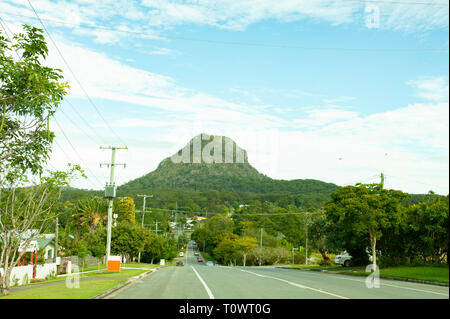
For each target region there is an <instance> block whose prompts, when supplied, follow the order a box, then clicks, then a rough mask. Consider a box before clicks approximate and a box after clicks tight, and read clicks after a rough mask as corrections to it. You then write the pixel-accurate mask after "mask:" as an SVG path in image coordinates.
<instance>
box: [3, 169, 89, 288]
mask: <svg viewBox="0 0 450 319" xmlns="http://www.w3.org/2000/svg"><path fill="white" fill-rule="evenodd" d="M77 171H80V168H79V166H73V167H72V168H71V169H70V170H69V171H68V172H50V173H49V175H48V176H41V179H40V181H39V182H38V183H36V184H35V185H32V186H18V185H15V184H13V185H10V187H8V188H3V189H2V188H0V249H1V255H0V268H3V269H4V273H3V275H1V276H0V290H1V294H2V295H6V294H8V291H9V286H10V274H11V271H12V268H13V267H14V266H15V265H16V264H17V262H18V260H19V258H20V256H19V254H18V249H19V247H28V246H29V245H30V243H31V241H33V240H35V239H36V238H37V237H38V236H39V235H40V234H41V233H42V232H43V231H45V230H46V229H47V228H48V227H49V226H50V225H51V226H53V225H54V224H53V223H54V220H55V217H56V216H57V214H58V212H57V211H55V209H54V205H55V203H56V202H57V200H58V198H59V195H60V193H61V188H62V187H63V186H66V185H67V184H68V181H69V179H70V178H72V177H73V174H75V172H77ZM19 182H22V184H23V183H26V182H28V181H27V179H26V178H25V177H22V178H21V179H20V180H19V181H16V183H19ZM0 185H1V184H0Z"/></svg>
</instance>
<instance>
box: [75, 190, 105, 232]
mask: <svg viewBox="0 0 450 319" xmlns="http://www.w3.org/2000/svg"><path fill="white" fill-rule="evenodd" d="M107 208H108V201H107V200H105V199H104V198H101V197H90V198H86V199H80V200H78V202H77V203H76V206H75V208H74V214H73V215H72V216H73V217H74V218H75V223H76V224H77V225H79V226H81V227H86V228H87V229H89V231H94V230H95V229H96V228H97V227H98V226H99V224H100V223H101V222H106V221H107V219H108V215H107Z"/></svg>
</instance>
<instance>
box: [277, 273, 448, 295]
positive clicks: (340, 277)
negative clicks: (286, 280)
mask: <svg viewBox="0 0 450 319" xmlns="http://www.w3.org/2000/svg"><path fill="white" fill-rule="evenodd" d="M283 270H290V269H283ZM305 273H306V272H305ZM308 274H309V275H316V276H319V275H320V274H318V273H312V272H311V273H308ZM326 276H330V277H333V278H338V279H342V280H350V281H357V282H361V283H364V282H365V280H359V279H354V278H346V277H344V276H346V275H341V276H333V275H330V274H326ZM347 276H350V275H347ZM380 279H381V280H382V282H381V283H380V285H381V286H389V287H394V288H401V289H408V290H415V291H420V292H427V293H430V294H436V295H442V296H447V297H448V295H449V294H448V293H447V294H445V293H440V292H435V291H430V290H423V289H417V288H411V287H403V286H396V285H391V284H387V283H385V282H384V281H385V280H383V279H382V278H380Z"/></svg>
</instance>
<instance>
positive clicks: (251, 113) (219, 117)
mask: <svg viewBox="0 0 450 319" xmlns="http://www.w3.org/2000/svg"><path fill="white" fill-rule="evenodd" d="M56 40H57V41H58V47H59V49H60V50H61V52H62V53H63V55H64V57H65V59H66V60H67V61H68V63H69V64H70V65H71V66H75V65H76V70H75V72H76V75H77V78H78V79H79V80H80V82H82V83H83V86H84V88H85V89H86V90H87V92H88V93H89V95H90V97H91V98H93V99H96V98H100V99H109V100H113V101H119V102H120V101H123V102H126V103H132V104H137V105H143V106H146V107H150V108H152V110H161V111H164V112H166V115H167V114H168V115H173V114H176V115H177V116H176V117H175V118H174V119H173V120H172V118H171V119H170V120H169V121H167V120H166V121H165V120H163V121H157V120H152V119H147V120H145V119H143V118H139V119H136V118H131V117H130V116H127V115H125V116H124V115H123V114H117V118H116V119H115V122H113V124H112V125H114V126H115V127H116V128H117V129H121V128H122V130H121V131H120V132H121V133H123V137H124V139H127V138H130V140H131V141H132V143H130V144H129V145H128V146H129V148H130V149H129V151H128V152H127V153H125V154H128V155H126V156H128V157H124V158H123V160H122V161H124V162H126V163H127V170H126V171H125V172H121V173H119V174H120V175H118V176H120V177H118V179H117V183H118V184H120V183H123V182H125V181H127V180H129V179H131V178H136V177H139V176H142V175H143V174H145V173H147V172H149V171H151V170H152V169H154V168H155V167H156V165H157V164H158V163H159V161H161V160H162V159H163V158H165V157H168V156H170V155H172V154H173V152H174V151H176V150H178V149H179V148H181V147H182V146H184V144H185V143H186V142H187V141H188V140H189V139H190V138H191V137H192V136H194V135H196V134H199V133H201V132H204V133H210V134H220V133H222V134H225V135H228V136H230V137H231V138H233V139H234V140H235V141H236V142H237V143H238V144H239V145H241V146H242V147H244V148H247V149H248V152H249V159H250V162H251V163H252V164H254V165H255V167H256V168H257V169H259V170H260V171H261V172H263V173H265V174H267V175H269V176H271V177H274V178H285V179H293V178H314V179H321V180H325V181H331V182H335V183H338V184H342V183H344V182H345V181H348V180H349V179H350V180H357V179H361V178H363V177H366V176H370V175H374V174H377V173H379V172H385V173H386V174H388V175H393V176H399V177H400V178H404V179H405V180H406V179H411V180H418V181H422V182H424V183H427V184H429V185H437V187H433V188H434V190H435V191H437V192H439V193H445V194H446V193H448V144H449V143H448V142H449V138H448V137H449V135H448V131H449V122H448V115H449V114H448V113H449V105H448V102H445V100H443V97H444V96H445V94H447V95H448V80H446V81H443V80H442V79H441V78H440V77H437V78H431V77H430V78H423V79H420V80H414V81H410V82H408V83H409V84H411V85H413V87H415V88H416V89H417V90H418V94H419V95H421V96H422V97H425V98H427V99H428V100H429V101H431V102H430V103H428V104H419V103H417V104H411V105H408V106H406V107H403V108H399V109H396V110H392V111H388V112H382V113H377V114H372V115H368V116H363V115H360V114H358V113H356V112H351V111H344V110H340V109H335V108H328V109H310V110H308V111H307V114H308V118H306V119H299V121H297V124H302V125H303V126H302V130H299V129H298V126H297V127H293V126H290V125H289V124H290V123H291V119H283V118H281V117H278V116H274V115H269V114H265V113H264V112H261V109H264V108H259V107H257V106H249V105H243V104H242V103H238V102H236V103H232V102H229V101H227V100H224V99H221V98H218V97H216V96H213V95H211V94H208V93H205V92H198V91H195V90H191V89H189V88H184V87H181V86H179V85H178V84H177V83H176V81H175V80H174V79H172V78H171V77H168V76H164V75H160V74H156V73H153V72H150V71H147V70H141V69H137V68H133V67H130V66H127V65H125V64H122V63H120V62H118V61H115V60H113V59H111V58H110V57H108V56H107V55H105V54H101V53H97V52H93V51H91V50H88V49H86V48H83V47H81V46H79V45H74V44H69V43H66V42H62V41H59V40H58V39H56ZM50 47H51V45H50ZM49 62H50V63H51V65H53V66H56V67H60V68H62V69H63V70H64V76H65V78H66V80H68V81H70V83H71V85H72V89H71V95H72V96H75V97H81V98H84V94H83V93H82V91H81V90H80V88H79V87H78V86H77V84H76V81H75V80H74V79H73V77H72V75H71V73H70V72H68V70H67V68H66V66H65V65H64V64H63V63H62V61H61V58H60V57H59V56H58V55H57V53H56V51H55V49H54V48H51V49H50V55H49ZM447 101H448V100H447ZM124 114H126V113H124ZM167 123H170V124H174V125H171V126H170V127H169V128H165V129H164V127H163V125H165V124H167ZM136 126H139V127H140V128H142V134H140V136H138V137H133V136H129V135H127V133H128V131H127V130H126V128H127V127H136ZM158 126H159V127H160V128H161V130H160V131H159V134H158V135H156V136H151V135H150V134H148V132H149V131H146V130H145V129H146V128H152V127H158ZM52 127H54V125H53V126H52ZM64 130H65V132H66V134H70V137H71V139H72V141H73V144H74V145H75V146H76V148H77V150H78V154H88V156H86V155H84V160H85V161H86V163H87V164H88V165H89V167H90V168H91V170H92V171H93V172H94V174H95V175H97V176H103V175H101V174H104V171H103V170H100V168H98V162H99V161H103V160H101V158H104V159H105V160H104V161H107V159H108V158H109V155H108V154H105V153H100V151H98V145H95V143H93V142H92V141H89V140H87V139H85V138H84V137H82V135H81V134H78V135H77V134H75V133H74V132H76V131H77V128H76V127H72V126H70V125H65V126H64ZM271 130H272V131H271ZM78 133H79V132H78ZM264 134H266V135H264ZM261 136H262V142H261V143H255V142H254V141H255V139H258V137H261ZM267 140H268V141H271V142H270V143H265V142H267ZM274 140H278V141H277V142H274ZM57 141H58V143H60V144H61V145H65V149H66V150H67V152H68V153H70V154H71V155H70V156H72V157H73V159H74V160H77V157H76V154H75V152H73V151H71V150H70V147H69V146H68V145H67V142H64V138H63V137H62V136H61V134H58V135H57ZM146 141H147V142H146ZM161 141H170V143H169V144H167V145H165V144H164V143H161ZM252 141H253V142H252ZM157 142H159V144H157ZM155 144H156V145H157V146H155ZM264 145H266V146H264ZM63 147H64V146H63ZM94 149H95V151H94ZM385 154H387V155H385ZM138 155H139V156H138ZM124 156H125V155H124ZM339 158H342V160H339ZM63 161H65V159H64V156H63V155H62V154H61V152H59V149H58V148H55V154H54V155H53V157H52V164H54V165H55V166H57V167H61V163H62V162H63ZM88 175H90V173H88ZM91 179H93V177H92V176H91ZM105 181H106V179H105ZM97 184H98V183H97ZM82 185H89V184H86V183H85V184H83V182H79V184H76V185H75V186H78V187H80V186H82ZM392 187H398V188H401V189H403V190H405V191H409V192H426V191H427V190H428V189H429V188H430V187H428V186H425V185H424V184H420V183H416V182H404V181H403V182H400V183H398V184H392Z"/></svg>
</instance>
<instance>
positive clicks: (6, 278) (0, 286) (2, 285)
mask: <svg viewBox="0 0 450 319" xmlns="http://www.w3.org/2000/svg"><path fill="white" fill-rule="evenodd" d="M10 276H11V270H10V269H8V268H7V267H4V273H3V276H1V278H0V279H1V281H0V290H1V295H2V296H6V295H7V294H8V293H9V285H10Z"/></svg>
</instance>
